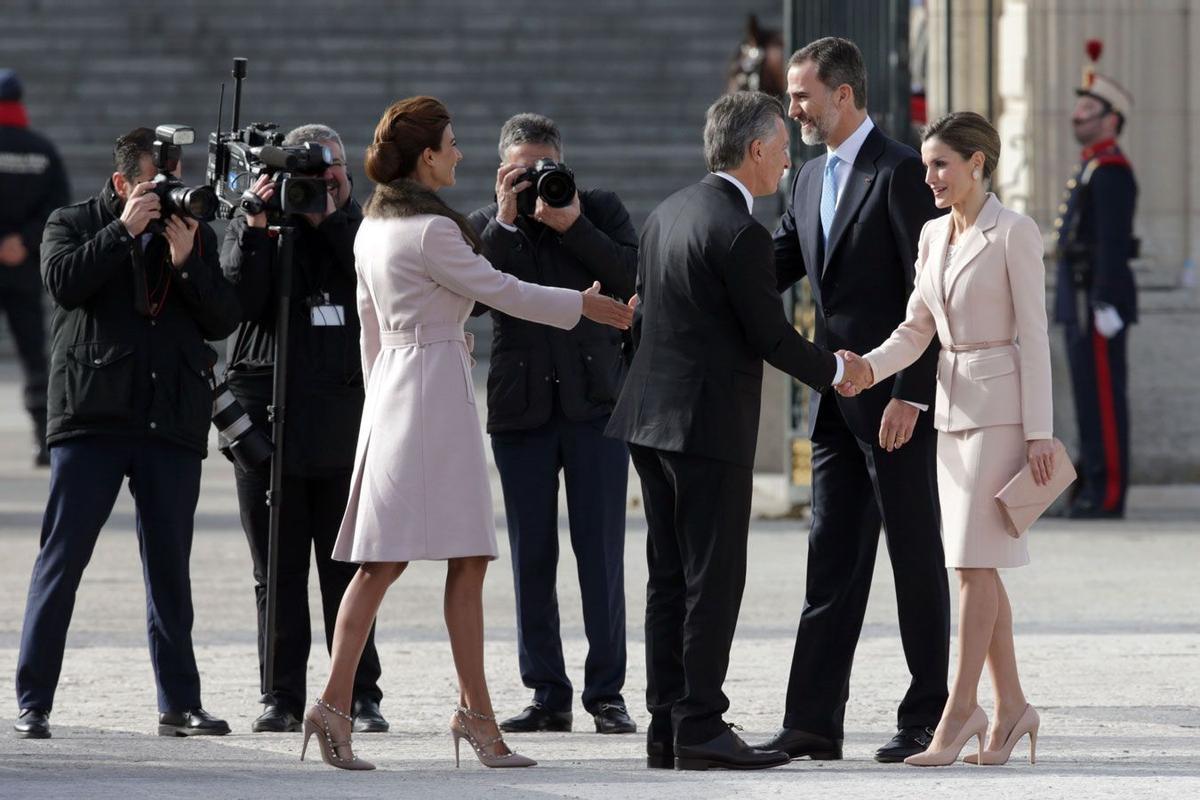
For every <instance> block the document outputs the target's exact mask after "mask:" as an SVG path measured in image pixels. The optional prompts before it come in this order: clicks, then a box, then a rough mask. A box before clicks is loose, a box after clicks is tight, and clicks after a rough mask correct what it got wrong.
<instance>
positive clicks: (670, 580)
mask: <svg viewBox="0 0 1200 800" xmlns="http://www.w3.org/2000/svg"><path fill="white" fill-rule="evenodd" d="M629 452H630V455H631V456H632V458H633V465H634V467H635V468H636V469H637V472H638V476H639V477H640V478H641V481H642V499H643V502H644V503H645V507H646V525H647V528H648V531H647V537H646V560H647V562H648V564H649V570H650V578H649V581H648V583H647V586H646V705H647V707H648V708H649V711H650V714H651V721H650V728H649V730H648V731H647V734H648V736H649V737H650V738H651V739H653V740H659V741H664V742H666V741H671V740H672V739H673V740H674V742H675V743H676V744H681V745H693V744H702V743H704V742H707V741H708V740H710V739H712V738H714V737H715V736H717V735H719V734H721V733H722V732H724V731H725V730H727V728H726V725H725V723H724V722H723V721H722V719H721V716H722V714H724V713H725V711H726V710H728V708H729V698H727V697H726V696H725V693H724V692H723V691H722V688H721V687H722V685H723V684H724V683H725V673H726V671H727V670H728V668H729V649H730V647H731V646H732V644H733V634H734V629H735V628H736V627H737V618H738V611H739V610H740V608H741V604H742V591H743V589H744V588H745V586H746V542H747V538H748V535H749V530H750V495H751V487H752V482H753V473H752V471H751V470H750V468H749V467H740V466H737V465H735V464H730V463H727V462H723V461H717V460H715V459H710V458H702V457H699V456H689V455H685V454H682V453H670V452H666V451H663V450H655V449H653V448H649V447H642V446H640V445H632V444H631V445H629Z"/></svg>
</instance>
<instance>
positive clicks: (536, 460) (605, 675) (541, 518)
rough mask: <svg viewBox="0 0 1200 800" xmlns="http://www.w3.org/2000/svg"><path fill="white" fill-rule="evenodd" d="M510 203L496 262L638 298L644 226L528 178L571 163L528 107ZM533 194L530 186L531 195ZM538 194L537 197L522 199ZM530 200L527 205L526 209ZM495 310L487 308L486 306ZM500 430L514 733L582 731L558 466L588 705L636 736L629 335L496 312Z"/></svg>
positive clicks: (501, 214)
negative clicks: (629, 548)
mask: <svg viewBox="0 0 1200 800" xmlns="http://www.w3.org/2000/svg"><path fill="white" fill-rule="evenodd" d="M500 159H501V161H502V162H503V163H502V165H501V166H500V169H499V170H498V172H497V173H496V197H497V199H498V202H497V203H493V204H492V205H490V206H487V207H486V208H482V209H480V210H478V211H476V212H475V213H474V214H472V215H471V217H470V221H471V224H472V225H473V226H474V227H475V229H476V230H477V231H479V232H480V235H481V237H482V239H483V243H484V248H485V251H484V252H485V255H486V256H487V257H488V259H489V260H490V261H491V262H492V264H493V265H494V266H495V267H496V269H499V270H501V271H503V272H508V273H510V274H512V275H514V276H516V277H518V278H520V279H521V280H523V281H530V282H532V283H539V284H542V285H545V286H560V287H566V288H570V289H586V288H588V287H589V286H591V285H592V283H593V282H595V281H599V283H600V285H601V287H602V291H604V292H605V293H608V294H612V295H614V296H616V297H618V298H620V299H623V300H627V299H628V298H629V297H630V296H631V295H632V294H633V291H634V288H633V286H634V281H635V279H636V276H637V233H636V232H635V231H634V228H633V224H632V223H631V222H630V219H629V214H628V212H626V210H625V207H624V205H622V203H621V201H620V199H619V198H618V197H617V196H616V195H615V194H613V193H612V192H608V191H604V190H601V189H591V190H584V191H580V192H575V191H574V190H573V187H568V189H569V191H570V193H571V194H572V195H573V197H572V199H571V201H570V203H569V204H567V205H565V206H563V207H560V208H556V207H552V206H551V205H548V204H547V203H546V202H545V200H544V199H541V198H540V197H539V198H537V199H536V202H534V199H535V196H536V195H537V192H538V189H537V188H535V187H533V186H532V183H531V181H529V180H525V179H524V177H523V176H524V175H525V173H526V171H527V170H528V169H529V168H531V167H533V166H534V165H535V163H537V162H538V161H539V160H540V159H550V160H552V161H554V162H559V161H561V159H562V137H561V135H560V134H559V131H558V128H557V126H555V124H554V122H553V121H552V120H550V119H548V118H546V117H543V116H540V115H537V114H518V115H517V116H515V117H513V118H511V119H510V120H508V121H507V122H506V123H504V127H503V129H502V130H501V132H500ZM522 192H527V193H529V194H527V195H525V196H524V197H523V198H522V196H521V193H522ZM522 199H524V200H525V203H526V204H527V205H525V204H522V203H521V200H522ZM522 205H525V211H524V212H521V211H520V210H519V206H522ZM484 310H486V309H481V308H480V307H479V306H477V307H476V312H475V313H477V314H478V313H482V312H483V311H484ZM492 319H493V324H494V331H495V334H494V342H493V346H492V357H491V366H490V369H489V373H488V421H487V430H488V433H490V434H491V435H492V451H493V453H494V454H495V458H496V466H497V467H498V468H499V470H500V480H501V485H502V488H503V490H504V507H505V512H506V515H507V518H508V538H509V542H510V544H511V546H512V555H513V576H514V580H515V583H516V599H517V647H518V653H519V658H520V669H521V679H522V681H523V682H524V683H525V685H526V686H527V687H529V688H530V689H533V692H534V694H533V703H532V704H531V705H530V706H529V707H528V708H526V709H525V710H524V711H523V712H522V713H521V714H519V715H517V716H515V717H513V718H511V719H508V720H505V721H504V722H502V723H501V724H500V728H501V730H504V731H515V732H522V731H569V730H570V729H571V704H572V688H571V681H570V680H569V679H568V678H567V673H566V668H565V667H564V665H563V653H562V641H561V639H560V636H559V621H558V598H557V594H556V591H555V585H554V584H555V574H556V570H557V565H558V474H559V472H560V471H561V472H562V473H563V476H564V479H565V482H566V490H567V507H568V508H567V510H568V519H569V522H570V531H571V547H572V549H573V550H574V551H575V558H576V561H577V562H578V568H579V587H580V592H581V594H582V598H583V620H584V630H585V632H586V634H587V639H588V656H587V661H586V662H585V665H584V689H583V706H584V708H585V709H587V711H588V712H589V713H591V714H592V715H593V717H594V719H595V724H596V731H597V732H599V733H632V732H634V731H635V730H637V727H636V725H635V724H634V723H633V720H631V719H630V718H629V714H628V713H627V712H626V709H625V701H624V699H623V698H622V696H621V688H622V686H623V685H624V683H625V576H624V567H623V560H624V552H625V500H626V498H625V488H626V483H627V480H628V474H629V453H628V450H627V449H626V447H625V444H624V442H619V441H616V440H614V439H606V438H605V437H604V428H605V426H606V425H607V424H608V416H609V414H610V413H611V412H612V408H613V404H614V403H615V402H616V399H617V395H618V394H619V393H620V389H621V382H622V380H623V379H624V375H625V362H624V360H623V358H622V353H621V335H620V334H619V333H618V332H617V331H614V330H612V329H611V328H605V327H603V326H601V325H597V324H595V323H591V322H587V321H584V322H581V323H580V324H579V325H578V327H576V328H574V329H573V330H570V331H558V330H551V329H549V328H546V327H544V326H540V325H535V324H533V323H530V322H525V321H523V320H519V319H516V318H514V317H510V316H507V315H505V314H501V313H500V312H498V311H492Z"/></svg>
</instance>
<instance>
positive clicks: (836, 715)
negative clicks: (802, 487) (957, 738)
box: [783, 398, 950, 739]
mask: <svg viewBox="0 0 1200 800" xmlns="http://www.w3.org/2000/svg"><path fill="white" fill-rule="evenodd" d="M921 413H923V414H924V413H929V412H924V411H923V412H921ZM936 460H937V433H936V432H935V431H934V430H932V429H930V428H928V427H921V426H918V428H917V429H916V432H915V433H914V435H913V438H912V439H911V440H910V441H909V442H908V443H906V444H905V445H904V446H903V447H901V448H900V449H899V450H896V451H894V452H891V453H888V452H886V451H885V450H882V449H880V447H879V443H878V441H875V442H864V441H861V440H859V439H858V438H857V437H856V436H855V435H854V434H853V433H852V432H851V430H850V428H849V427H847V425H846V422H845V419H844V418H843V417H842V413H841V411H840V410H839V409H838V406H837V403H836V402H835V401H834V400H833V399H832V398H828V399H824V400H823V401H822V402H821V404H820V410H819V411H818V412H817V421H816V425H815V427H814V429H813V434H812V465H813V466H812V475H813V486H812V491H813V500H812V529H811V531H810V533H809V544H808V573H807V583H806V587H805V596H804V609H803V611H802V612H801V613H800V626H799V629H798V630H797V632H796V649H795V652H794V654H793V656H792V671H791V677H790V679H789V681H788V693H787V711H786V714H785V715H784V720H783V724H784V726H785V727H788V728H794V729H797V730H803V731H808V732H810V733H815V734H818V735H821V736H827V737H830V738H835V739H840V738H842V737H843V735H844V730H843V724H844V721H845V717H846V702H847V700H848V699H849V697H850V668H851V665H852V664H853V662H854V650H855V648H856V647H857V646H858V637H859V634H860V633H861V632H862V624H863V616H864V615H865V613H866V609H867V596H868V594H869V592H870V589H871V575H872V573H873V572H874V570H875V557H876V554H877V553H878V550H879V526H880V523H881V522H882V523H883V527H884V531H885V537H886V540H887V549H888V557H889V558H890V560H891V562H892V573H893V576H894V579H895V583H896V605H897V611H898V613H899V617H900V640H901V644H902V645H903V648H904V657H905V660H906V661H907V663H908V670H909V673H910V674H911V675H912V680H911V682H910V683H909V687H908V691H907V692H906V693H905V695H904V699H903V700H902V701H901V703H900V708H899V712H898V714H897V718H898V719H897V723H898V725H899V726H900V727H902V728H903V727H908V726H915V725H921V726H924V725H928V726H935V725H937V722H938V719H939V718H940V717H941V715H942V708H943V706H945V704H946V698H947V694H948V693H947V689H946V678H947V671H948V665H949V657H950V593H949V587H948V586H947V580H946V560H945V555H944V553H943V551H942V540H941V513H940V510H939V508H938V494H937V461H936Z"/></svg>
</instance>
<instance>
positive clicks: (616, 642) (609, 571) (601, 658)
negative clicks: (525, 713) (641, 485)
mask: <svg viewBox="0 0 1200 800" xmlns="http://www.w3.org/2000/svg"><path fill="white" fill-rule="evenodd" d="M607 424H608V417H607V416H604V417H601V418H600V419H594V420H588V421H586V422H572V421H570V420H568V419H567V418H566V417H564V416H563V415H562V412H561V410H559V409H558V408H557V404H556V409H555V412H554V415H553V416H552V417H551V419H550V421H549V422H547V423H546V424H545V425H543V426H541V427H540V428H535V429H533V430H527V431H511V432H505V433H496V434H493V435H492V451H493V453H495V456H496V466H497V468H499V470H500V482H501V486H502V488H503V491H504V509H505V514H506V515H507V517H508V540H509V543H510V545H511V547H512V565H513V580H514V583H515V585H516V597H517V652H518V656H519V660H520V669H521V680H522V682H523V683H524V684H525V686H527V687H528V688H530V689H532V690H533V699H534V701H535V702H538V703H541V704H542V705H543V706H545V707H546V708H548V709H549V710H551V711H570V710H571V701H572V688H571V681H570V679H569V678H568V677H567V671H566V667H565V666H564V665H563V652H562V639H561V638H560V634H559V617H558V593H557V591H556V589H555V576H556V573H557V569H558V474H559V472H560V471H561V472H562V473H563V477H564V479H565V482H566V489H567V519H568V522H569V524H570V529H571V549H572V550H574V551H575V560H576V562H577V565H578V574H579V590H580V594H581V595H582V599H583V628H584V633H585V634H586V635H587V640H588V655H587V660H586V661H585V662H584V668H583V682H584V688H583V707H584V708H585V709H587V710H588V711H589V712H591V713H595V712H596V711H597V710H598V708H599V706H600V704H601V703H605V702H610V703H622V704H623V703H624V700H623V699H622V696H621V688H622V687H623V686H624V685H625V563H624V559H625V489H626V485H627V483H628V480H629V451H628V450H627V449H626V447H625V443H624V442H621V441H617V440H616V439H608V438H605V436H604V428H605V426H606V425H607Z"/></svg>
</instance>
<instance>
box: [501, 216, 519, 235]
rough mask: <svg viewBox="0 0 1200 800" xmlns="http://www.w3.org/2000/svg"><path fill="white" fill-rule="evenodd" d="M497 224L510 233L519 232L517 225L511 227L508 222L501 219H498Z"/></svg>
mask: <svg viewBox="0 0 1200 800" xmlns="http://www.w3.org/2000/svg"><path fill="white" fill-rule="evenodd" d="M496 224H497V225H499V226H500V227H501V228H504V230H506V231H508V232H509V233H516V232H517V226H516V225H509V224H508V223H507V222H504V221H503V220H501V219H500V218H499V217H496Z"/></svg>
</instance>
